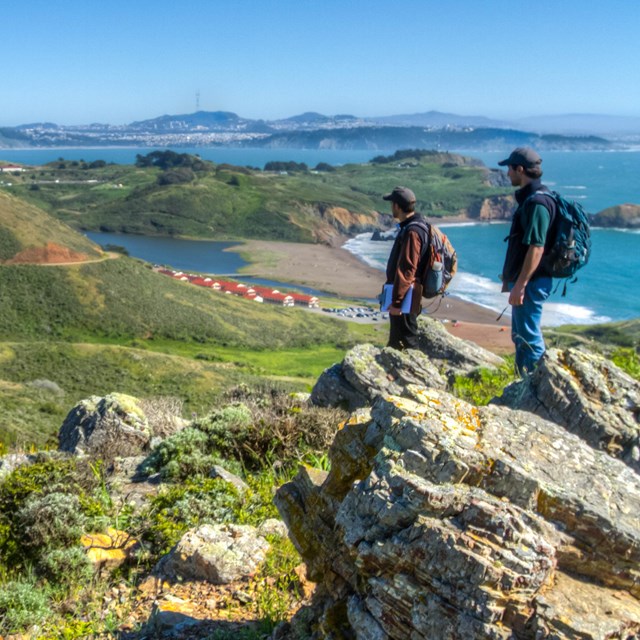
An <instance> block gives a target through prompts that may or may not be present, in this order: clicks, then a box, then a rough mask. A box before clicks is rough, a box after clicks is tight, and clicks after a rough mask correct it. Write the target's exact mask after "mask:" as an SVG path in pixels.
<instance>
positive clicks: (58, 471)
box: [0, 456, 81, 566]
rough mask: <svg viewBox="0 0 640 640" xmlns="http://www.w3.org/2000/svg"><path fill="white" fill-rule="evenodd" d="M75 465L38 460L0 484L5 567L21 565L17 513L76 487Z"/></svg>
mask: <svg viewBox="0 0 640 640" xmlns="http://www.w3.org/2000/svg"><path fill="white" fill-rule="evenodd" d="M75 472H76V467H75V461H74V460H69V459H56V458H47V457H45V456H42V457H41V458H40V459H39V460H37V461H36V463H35V464H32V465H24V466H22V467H18V468H17V469H15V470H14V471H13V472H12V473H10V474H9V475H8V476H7V477H6V478H5V479H4V481H3V482H2V483H1V484H0V556H2V559H3V560H4V562H5V563H7V565H9V566H11V565H22V564H23V563H24V558H23V555H24V551H25V550H24V542H25V538H24V534H23V529H22V527H20V526H19V522H18V520H19V513H20V512H21V510H22V509H23V507H24V506H25V504H26V503H27V502H28V501H29V500H33V499H36V498H38V497H42V496H45V495H47V494H48V493H55V492H58V491H66V492H69V491H72V490H74V488H76V489H77V490H78V491H81V489H80V488H79V487H77V482H76V480H77V478H76V473H75Z"/></svg>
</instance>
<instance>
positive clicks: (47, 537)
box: [17, 493, 86, 551]
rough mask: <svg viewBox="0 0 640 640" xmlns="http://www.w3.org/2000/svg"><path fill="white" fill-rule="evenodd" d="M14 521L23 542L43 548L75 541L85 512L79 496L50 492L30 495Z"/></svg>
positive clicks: (79, 534) (80, 531) (81, 528)
mask: <svg viewBox="0 0 640 640" xmlns="http://www.w3.org/2000/svg"><path fill="white" fill-rule="evenodd" d="M17 521H18V526H19V527H20V529H21V531H22V534H23V544H24V545H25V546H27V547H30V548H32V549H35V550H38V551H42V550H43V549H55V548H60V547H67V546H70V545H72V544H74V543H76V542H78V540H79V539H80V536H81V535H82V533H83V531H84V526H85V524H86V516H85V515H84V513H82V511H81V509H80V500H79V499H78V496H76V495H72V494H68V493H50V494H47V495H44V496H34V497H33V498H30V499H29V500H28V501H27V502H26V503H25V504H24V506H23V507H22V508H21V509H20V511H19V512H18V517H17Z"/></svg>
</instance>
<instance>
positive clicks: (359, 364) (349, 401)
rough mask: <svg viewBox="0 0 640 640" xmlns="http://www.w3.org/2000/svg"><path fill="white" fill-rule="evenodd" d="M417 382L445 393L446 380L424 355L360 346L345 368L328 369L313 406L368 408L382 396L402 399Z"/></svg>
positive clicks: (313, 395) (348, 356)
mask: <svg viewBox="0 0 640 640" xmlns="http://www.w3.org/2000/svg"><path fill="white" fill-rule="evenodd" d="M412 382H414V383H415V382H417V383H420V384H423V385H427V386H435V387H437V388H439V389H444V388H445V387H446V386H447V383H446V380H445V379H444V378H443V377H442V376H441V375H440V373H439V372H438V370H437V369H436V367H435V366H434V365H433V364H432V363H431V362H430V360H429V359H428V358H427V357H426V356H425V355H424V354H423V353H421V352H420V351H417V350H413V349H409V350H407V351H396V350H395V349H391V348H388V347H387V348H384V349H379V348H377V347H374V346H373V345H371V344H360V345H357V346H355V347H353V349H351V350H350V351H348V352H347V354H346V355H345V357H344V360H343V361H342V363H341V364H335V365H333V366H332V367H330V368H329V369H326V370H325V371H324V372H323V373H322V375H321V376H320V378H319V379H318V381H317V382H316V384H315V386H314V387H313V390H312V391H311V403H312V404H315V405H316V406H321V407H336V406H340V405H345V404H346V405H347V406H348V407H349V408H350V409H355V408H357V407H364V406H367V405H369V404H371V402H372V401H373V400H374V399H375V398H376V397H377V396H379V395H384V394H393V395H401V394H402V392H403V389H404V388H405V387H406V385H407V384H410V383H412Z"/></svg>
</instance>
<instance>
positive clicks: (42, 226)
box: [0, 192, 102, 263]
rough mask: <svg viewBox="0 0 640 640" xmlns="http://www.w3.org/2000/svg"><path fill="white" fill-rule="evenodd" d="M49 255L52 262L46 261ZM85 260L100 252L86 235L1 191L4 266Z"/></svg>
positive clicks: (0, 242)
mask: <svg viewBox="0 0 640 640" xmlns="http://www.w3.org/2000/svg"><path fill="white" fill-rule="evenodd" d="M47 251H48V253H49V260H43V257H46V254H47ZM54 254H55V256H56V257H57V261H58V262H72V261H74V262H75V261H83V260H88V259H92V258H97V257H99V256H100V255H101V254H102V252H101V251H100V249H99V248H98V247H97V246H96V245H95V244H94V243H93V242H91V241H90V240H88V239H87V238H86V237H85V236H83V235H82V234H80V233H77V232H75V231H72V230H71V229H70V228H69V227H68V226H67V225H65V224H62V223H61V222H60V221H58V220H56V219H55V218H52V217H51V216H49V215H47V214H46V213H45V212H44V211H42V210H41V209H39V208H38V207H35V206H33V205H30V204H28V203H26V202H24V201H23V200H21V199H19V198H15V197H12V196H11V195H9V194H7V193H4V192H0V263H2V262H43V261H54Z"/></svg>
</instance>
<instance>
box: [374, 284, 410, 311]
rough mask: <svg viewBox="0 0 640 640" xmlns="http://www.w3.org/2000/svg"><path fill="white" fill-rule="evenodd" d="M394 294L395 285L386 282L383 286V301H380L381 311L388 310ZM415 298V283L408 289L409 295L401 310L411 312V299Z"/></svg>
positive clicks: (405, 298)
mask: <svg viewBox="0 0 640 640" xmlns="http://www.w3.org/2000/svg"><path fill="white" fill-rule="evenodd" d="M392 296H393V285H392V284H385V285H383V287H382V302H381V303H380V311H388V310H389V307H390V306H391V298H392ZM412 299H413V285H411V287H410V288H409V291H407V295H406V296H405V297H404V300H403V301H402V307H401V308H400V310H401V311H402V313H411V301H412Z"/></svg>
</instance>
